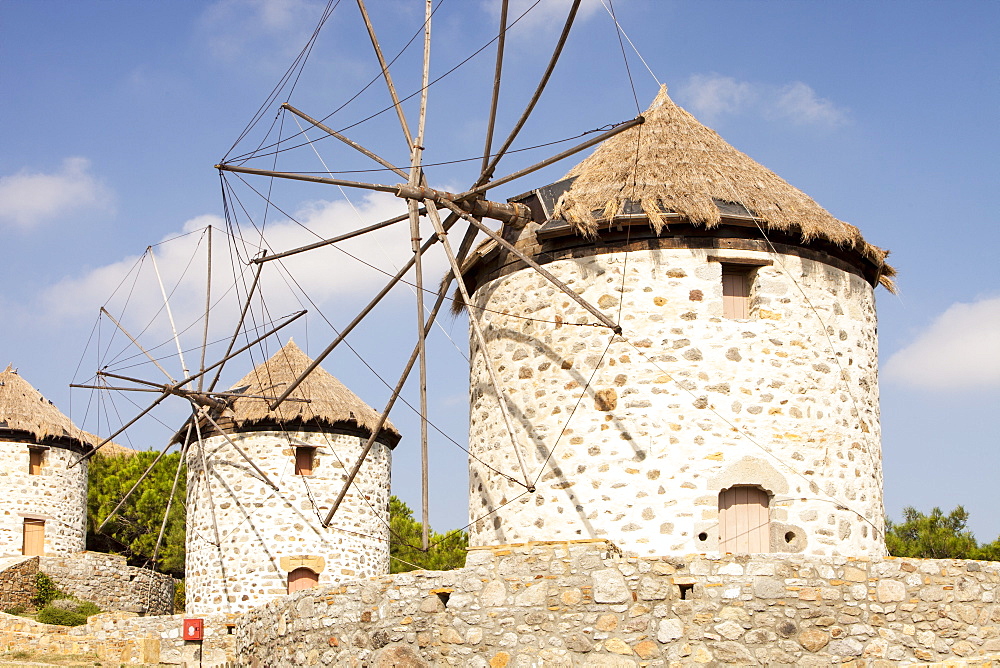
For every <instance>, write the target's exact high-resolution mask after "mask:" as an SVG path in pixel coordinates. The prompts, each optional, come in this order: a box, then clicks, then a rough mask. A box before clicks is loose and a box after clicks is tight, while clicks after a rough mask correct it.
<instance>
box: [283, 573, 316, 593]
mask: <svg viewBox="0 0 1000 668" xmlns="http://www.w3.org/2000/svg"><path fill="white" fill-rule="evenodd" d="M318 584H319V574H318V573H317V572H316V571H314V570H312V569H311V568H305V567H302V568H296V569H295V570H294V571H292V572H290V573H289V574H288V593H289V594H291V593H292V592H296V591H299V590H301V589H309V588H310V587H315V586H316V585H318Z"/></svg>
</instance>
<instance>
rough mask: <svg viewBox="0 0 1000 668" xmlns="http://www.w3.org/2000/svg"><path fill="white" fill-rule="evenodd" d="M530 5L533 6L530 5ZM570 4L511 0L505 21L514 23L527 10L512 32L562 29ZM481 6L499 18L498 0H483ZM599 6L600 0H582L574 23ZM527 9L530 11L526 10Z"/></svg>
mask: <svg viewBox="0 0 1000 668" xmlns="http://www.w3.org/2000/svg"><path fill="white" fill-rule="evenodd" d="M532 5H535V6H534V7H532ZM572 5H573V2H572V0H541V2H538V3H537V5H536V0H511V2H510V3H509V4H508V5H507V23H508V25H509V24H512V23H514V21H517V19H518V17H520V16H521V15H522V14H524V13H525V12H528V14H527V15H526V16H525V17H524V18H522V19H521V20H520V21H517V25H516V26H514V31H511V32H512V33H513V34H515V35H517V34H523V33H527V32H534V31H536V30H562V27H563V25H564V24H565V22H566V17H567V16H568V15H569V9H570V7H571V6H572ZM483 7H484V8H485V9H486V11H488V12H489V13H490V14H491V15H492V16H493V17H494V18H495V19H496V20H499V18H500V0H485V2H483ZM600 8H601V0H583V2H581V3H580V8H579V9H578V10H577V12H576V19H575V20H574V23H575V22H578V21H585V20H587V19H588V18H590V17H591V16H593V14H594V13H595V12H596V11H597V10H598V9H600ZM529 9H530V10H531V11H528V10H529ZM515 31H517V32H515Z"/></svg>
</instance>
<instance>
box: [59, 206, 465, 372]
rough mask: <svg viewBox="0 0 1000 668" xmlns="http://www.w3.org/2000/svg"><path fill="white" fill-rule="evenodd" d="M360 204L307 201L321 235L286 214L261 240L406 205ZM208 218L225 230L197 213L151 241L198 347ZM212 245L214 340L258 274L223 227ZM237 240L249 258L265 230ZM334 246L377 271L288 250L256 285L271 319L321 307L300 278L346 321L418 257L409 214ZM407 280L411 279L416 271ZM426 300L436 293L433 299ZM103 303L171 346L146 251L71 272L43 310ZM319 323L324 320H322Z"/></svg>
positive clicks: (186, 332)
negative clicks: (238, 260)
mask: <svg viewBox="0 0 1000 668" xmlns="http://www.w3.org/2000/svg"><path fill="white" fill-rule="evenodd" d="M355 207H356V208H357V212H355V210H354V209H353V208H352V207H351V205H350V204H349V203H347V202H346V201H343V200H341V201H334V202H327V201H315V202H311V203H308V204H307V205H305V206H303V207H301V208H300V210H299V211H297V212H295V214H294V215H295V218H296V219H297V220H298V221H300V222H301V223H302V225H304V226H306V227H307V228H309V230H312V231H313V232H315V234H311V233H310V232H309V231H307V230H305V229H303V228H302V226H300V225H298V224H296V223H294V222H292V221H290V220H276V221H273V222H269V223H268V225H267V229H266V233H265V242H264V244H263V245H264V246H266V247H267V248H268V249H270V250H271V251H272V252H277V251H283V250H288V249H291V248H296V247H298V246H302V245H305V244H308V243H311V242H314V241H316V240H317V239H318V238H329V237H332V236H336V235H338V234H343V233H344V232H347V231H350V230H353V229H357V228H360V227H363V226H365V225H370V224H372V223H374V222H377V221H381V220H385V219H388V218H391V217H393V216H396V215H399V214H400V213H405V211H406V208H405V204H403V203H402V201H401V200H400V199H398V198H396V197H393V196H392V195H387V194H384V193H373V194H371V195H368V196H366V197H364V198H360V199H358V200H357V201H356V202H355ZM209 225H211V226H213V227H214V228H216V230H221V229H225V224H224V221H223V220H222V219H221V218H219V217H218V216H214V215H205V216H198V217H196V218H193V219H191V220H189V221H187V222H186V223H185V224H184V226H183V228H182V229H181V230H180V231H179V232H178V233H175V234H171V235H168V237H167V238H165V239H164V240H163V241H161V242H160V243H159V244H156V245H154V246H153V253H154V254H155V259H156V265H157V267H158V269H159V271H160V274H161V276H162V278H163V283H164V285H165V286H166V291H167V292H168V294H169V295H170V304H171V309H172V312H173V317H174V321H175V323H176V325H177V328H178V329H179V330H182V334H181V340H182V345H183V346H184V347H185V348H191V349H195V348H197V347H199V345H200V342H201V336H202V324H201V321H200V319H201V317H202V314H203V311H204V304H205V292H204V291H205V283H206V270H205V250H204V249H205V239H204V235H203V233H202V230H204V228H205V227H206V226H209ZM422 231H423V236H424V238H425V239H426V238H427V237H429V236H430V228H429V225H426V226H425V227H422ZM317 235H318V236H317ZM453 243H457V242H455V241H453ZM213 245H214V251H215V252H213V256H214V264H213V285H212V295H213V302H217V301H219V300H221V302H220V303H219V304H218V305H217V306H215V307H214V308H213V311H212V316H211V318H212V323H211V325H212V332H211V338H212V339H213V340H214V339H222V338H225V337H227V336H230V335H231V333H232V332H231V329H232V327H233V325H234V323H235V322H236V319H237V317H238V314H239V309H240V308H241V306H242V299H243V297H242V296H241V295H243V294H244V293H243V289H245V286H246V285H248V284H249V282H250V280H251V278H252V269H248V268H246V267H245V266H243V265H242V264H237V265H236V266H234V264H233V261H232V259H231V252H229V250H231V248H230V249H228V250H227V246H228V245H229V240H228V238H227V237H226V236H225V235H223V234H221V233H219V232H218V231H216V232H215V233H214V238H213ZM237 245H238V246H239V248H240V251H241V253H242V256H243V258H244V259H245V258H246V256H247V255H248V254H249V255H254V254H256V251H257V250H258V249H259V248H260V247H261V241H260V236H259V234H258V233H257V232H256V231H255V230H252V229H251V230H244V232H243V238H242V239H240V240H238V244H237ZM337 247H338V248H340V249H343V250H345V251H347V252H348V253H350V254H351V255H354V256H355V257H357V258H360V259H361V260H363V261H364V262H367V263H368V264H370V265H373V266H374V267H377V268H378V269H373V268H371V267H369V266H366V265H365V264H364V263H362V262H359V261H357V260H355V259H352V258H351V257H349V256H348V255H346V254H345V253H343V252H341V251H340V250H337V249H336V248H333V247H324V248H322V249H317V250H313V251H309V252H306V253H301V254H299V255H295V256H291V257H289V258H286V259H285V260H283V261H282V263H281V264H282V267H279V266H278V263H268V264H267V265H266V266H265V270H264V271H263V273H262V275H261V283H260V286H261V294H262V295H263V300H264V302H265V303H266V305H267V316H266V317H270V318H278V317H281V316H284V315H287V314H290V313H292V312H294V311H298V310H300V309H302V308H306V309H308V310H309V311H310V312H311V313H313V314H315V313H316V309H315V308H314V307H313V306H312V305H311V304H310V303H309V302H308V300H306V299H305V298H302V297H301V294H297V293H298V287H296V286H295V285H294V284H295V283H297V284H298V286H301V290H302V291H304V292H305V293H306V294H307V295H308V296H309V298H311V299H312V300H313V301H314V302H316V304H318V306H319V307H320V308H321V309H323V310H324V312H325V313H326V314H327V316H328V317H330V318H331V320H332V321H333V322H334V323H338V322H339V323H341V324H343V323H344V322H346V321H347V320H349V317H346V318H345V316H353V315H354V312H356V310H357V309H358V308H359V306H358V304H360V303H363V301H362V300H364V301H367V299H368V298H370V297H371V296H374V294H375V293H376V292H377V290H378V289H379V288H380V287H381V286H383V285H384V284H385V283H386V281H388V280H389V276H390V275H392V274H394V273H395V272H396V270H397V268H398V267H400V266H402V265H403V264H404V263H405V262H406V261H407V260H408V259H409V258H410V257H411V255H412V252H411V250H410V234H409V228H408V224H407V223H406V222H405V221H404V222H401V223H398V224H396V225H393V226H390V227H388V228H385V229H382V230H379V231H377V232H373V233H369V234H365V235H362V236H360V237H357V238H355V239H351V240H348V241H345V242H341V243H340V244H338V245H337ZM434 249H435V251H438V252H435V253H428V255H427V257H426V258H425V261H424V273H425V285H426V287H427V289H430V290H434V289H436V288H437V285H438V281H439V280H440V277H441V276H442V275H443V274H444V272H445V270H446V267H447V263H446V260H445V259H444V257H443V254H442V253H441V252H440V251H439V250H438V249H439V245H437V246H435V247H434ZM220 251H221V252H220ZM379 270H381V271H379ZM234 273H235V274H240V273H243V274H244V276H245V282H241V283H240V285H241V291H240V294H237V293H236V292H235V291H233V290H232V285H233V276H234ZM387 273H388V275H387ZM289 274H291V276H292V277H293V278H294V282H293V281H292V280H291V279H290V278H289ZM407 280H412V271H411V273H410V275H409V276H408V277H407ZM227 291H228V293H227ZM396 291H397V292H396V293H394V294H400V295H402V294H406V300H407V302H408V303H409V302H412V299H413V298H412V293H411V291H410V289H409V288H408V287H406V286H405V285H400V286H397V288H396ZM427 301H431V299H430V298H429V297H428V298H427ZM259 304H260V302H259V301H258V302H256V305H255V309H258V311H257V312H258V314H259V313H262V312H263V311H262V310H260V309H259ZM102 305H104V306H105V307H106V308H107V309H108V311H109V312H111V313H112V314H113V315H114V316H115V317H116V318H118V319H119V321H120V322H121V323H122V325H123V326H124V327H125V329H127V330H128V331H129V332H131V333H132V334H134V335H136V336H137V338H139V339H140V341H142V342H143V343H144V345H147V346H149V347H157V346H158V348H157V350H158V352H164V351H166V352H167V353H169V350H171V349H172V346H173V344H172V343H169V339H170V332H171V327H170V323H169V320H168V318H167V314H166V312H165V311H164V309H163V299H162V296H161V294H160V287H159V283H158V281H157V279H156V274H155V272H154V268H153V265H152V263H151V261H150V260H149V258H148V257H146V258H144V259H142V260H141V261H140V256H139V255H134V256H130V257H126V258H122V259H120V260H118V261H115V262H112V263H109V264H107V265H104V266H101V267H97V268H95V269H93V270H90V271H88V272H87V273H85V274H83V275H82V276H76V277H72V278H68V279H65V280H63V281H61V282H60V283H58V284H56V285H54V286H51V287H50V288H49V289H48V290H46V291H45V293H44V294H43V295H42V299H41V306H42V313H43V314H44V315H45V316H47V318H48V319H49V320H50V321H52V322H59V321H65V320H70V319H82V318H86V319H90V318H93V317H96V316H97V314H98V310H99V308H100V307H101V306H102ZM316 322H317V323H319V322H321V320H319V319H317V320H316ZM109 326H111V325H110V323H109ZM111 327H113V326H111ZM116 336H117V340H119V342H121V343H123V345H122V346H120V348H128V345H127V344H128V341H127V340H126V339H124V338H122V335H121V334H117V335H116ZM134 352H136V351H135V349H134V348H132V349H131V352H130V353H129V354H132V353H134ZM190 364H191V362H190V360H189V365H190Z"/></svg>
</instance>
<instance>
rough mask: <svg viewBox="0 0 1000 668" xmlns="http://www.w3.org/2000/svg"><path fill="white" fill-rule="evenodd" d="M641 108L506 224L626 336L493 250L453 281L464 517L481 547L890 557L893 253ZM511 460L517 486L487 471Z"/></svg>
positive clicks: (708, 138)
mask: <svg viewBox="0 0 1000 668" xmlns="http://www.w3.org/2000/svg"><path fill="white" fill-rule="evenodd" d="M645 118H646V122H645V123H644V124H643V125H641V126H640V127H636V128H632V129H630V130H628V131H626V132H623V133H622V134H620V135H618V136H616V137H614V138H612V139H609V140H608V141H607V142H606V143H604V144H603V145H602V146H601V147H600V148H598V149H597V150H596V151H595V152H594V154H593V155H591V156H590V157H588V158H587V159H586V160H584V161H583V162H582V163H580V164H579V165H577V166H576V167H575V168H574V169H572V170H571V171H570V172H569V174H568V175H567V176H566V178H565V180H563V181H560V182H558V183H555V184H553V185H551V186H547V187H545V188H540V189H538V190H533V191H531V192H529V193H527V194H525V195H523V196H521V197H517V198H514V199H513V200H512V201H514V202H518V203H523V204H527V205H528V206H529V207H530V208H531V209H532V211H533V213H534V216H533V220H532V221H531V222H529V223H528V224H526V225H512V224H509V223H508V224H505V226H504V229H503V230H502V231H501V234H502V236H503V237H505V238H506V239H509V240H512V241H514V245H515V247H516V248H517V249H519V250H521V251H522V252H523V253H525V254H526V255H528V256H530V257H531V258H533V259H534V260H535V261H537V262H538V263H539V264H541V265H542V266H544V267H545V268H546V269H548V270H549V271H550V272H551V273H552V274H554V275H555V276H557V277H558V278H559V279H560V280H561V281H563V282H564V283H565V284H566V285H569V286H570V287H571V288H572V289H573V291H574V292H576V293H577V294H579V295H580V296H581V297H583V298H584V299H585V300H587V301H588V302H589V303H591V304H596V305H597V306H598V307H599V308H600V309H601V310H602V312H603V313H605V314H606V315H607V316H609V317H611V318H613V319H614V320H615V321H616V322H617V323H618V324H620V326H621V330H622V331H621V334H620V335H616V334H613V333H611V332H608V331H607V330H602V329H600V328H598V327H595V326H594V325H595V324H596V323H595V322H594V318H593V316H592V315H591V314H590V313H588V312H587V311H585V310H584V309H582V308H580V307H579V305H578V304H576V303H574V302H573V301H572V300H569V299H566V298H565V297H564V296H563V295H561V294H559V292H558V291H557V290H555V289H554V288H553V286H552V285H551V283H549V282H548V281H546V280H545V279H544V278H543V277H541V276H539V274H538V272H537V271H534V270H533V269H531V268H530V267H526V266H524V265H523V264H522V263H519V262H517V261H516V260H515V259H514V258H513V257H512V256H511V254H510V253H509V252H508V251H507V249H505V248H502V247H499V246H498V245H497V244H495V243H489V244H487V245H485V246H484V247H481V248H480V249H479V250H478V252H477V253H476V255H475V258H474V260H473V261H472V262H470V263H468V264H467V265H466V267H465V268H464V275H465V280H466V283H467V285H468V289H469V291H470V292H472V293H473V297H472V300H473V301H472V307H471V308H470V309H469V311H470V314H471V317H472V318H473V319H474V322H475V323H477V324H478V327H479V328H481V329H482V330H483V331H484V332H486V345H485V346H483V345H481V344H479V343H478V342H477V340H476V338H473V339H472V343H471V346H472V354H473V363H472V378H471V383H472V389H471V396H472V406H471V410H472V414H471V421H472V424H471V428H470V450H471V452H472V454H473V458H472V459H471V460H470V467H471V480H470V485H471V488H470V511H469V514H470V518H471V519H472V520H475V519H476V518H477V517H481V516H484V515H489V517H488V518H487V519H484V520H480V521H477V522H476V523H475V524H474V525H473V528H472V534H471V543H472V544H474V545H488V544H495V543H509V542H524V541H530V540H574V539H587V538H606V539H609V540H611V541H613V542H615V543H616V544H618V545H619V546H621V547H623V548H624V549H626V550H628V551H632V552H637V553H640V554H666V553H691V552H706V551H716V550H719V551H724V552H744V553H755V552H804V553H808V554H823V555H852V556H861V555H882V554H884V549H885V548H884V541H883V535H882V524H883V508H882V467H881V448H880V437H879V433H880V432H879V406H878V369H877V340H876V317H875V297H874V289H875V287H876V286H877V285H878V284H879V283H880V282H882V283H884V284H886V285H887V286H889V287H890V288H891V282H890V278H891V276H892V274H893V270H892V268H891V267H889V265H887V264H886V263H885V256H886V253H885V252H884V251H882V250H880V249H878V248H876V247H874V246H872V245H870V244H869V243H867V242H866V241H865V240H864V239H863V238H862V237H861V234H860V232H859V231H858V230H857V229H856V228H855V227H853V226H851V225H849V224H847V223H844V222H842V221H840V220H837V219H836V218H834V217H833V216H832V215H830V214H829V213H827V212H826V211H825V210H824V209H822V208H821V207H820V206H819V205H817V204H816V203H815V202H814V201H813V200H812V199H810V198H809V197H807V196H806V195H805V194H803V193H802V192H800V191H798V190H796V189H795V188H793V187H792V186H790V185H789V184H788V183H786V182H785V181H783V180H782V179H781V178H779V177H778V176H776V175H775V174H774V173H772V172H770V171H768V170H767V169H765V168H764V167H762V166H761V165H759V164H757V163H756V162H754V161H753V160H752V159H750V158H749V157H748V156H746V155H745V154H743V153H740V152H739V151H737V150H736V149H734V148H733V147H732V146H730V145H729V144H727V143H726V142H725V141H724V140H723V139H722V138H721V137H719V135H717V134H716V133H715V132H713V131H711V130H709V129H708V128H706V127H704V126H703V125H701V124H700V123H698V121H697V120H695V119H694V117H692V116H691V115H690V114H688V113H687V112H686V111H684V110H683V109H681V108H679V107H677V106H676V105H675V104H674V103H673V102H672V101H671V100H670V98H669V97H668V96H667V92H666V88H665V87H664V88H663V90H661V92H660V94H659V96H658V97H657V98H656V100H655V101H654V102H653V105H652V106H651V107H650V109H649V110H647V111H646V112H645ZM490 367H492V369H491V368H490ZM490 373H499V374H500V382H501V384H502V385H503V387H504V389H505V392H506V397H507V401H508V402H509V404H510V410H511V413H512V414H514V415H515V416H516V423H517V424H516V427H515V430H516V432H517V433H518V434H520V435H521V438H520V439H513V441H512V439H510V438H508V426H507V425H506V424H504V422H503V421H502V420H501V419H500V418H499V416H498V415H497V413H496V411H495V410H494V403H495V399H494V398H493V397H492V396H491V393H490V391H489V387H490V385H489V375H490ZM518 441H520V444H518ZM512 442H513V443H514V446H512V445H511V444H512ZM516 447H523V449H524V451H523V452H522V453H517V452H515V451H514V450H515V448H516ZM522 461H523V463H524V467H525V469H526V470H525V473H526V474H527V475H526V477H525V478H524V482H522V481H521V480H519V479H518V478H520V476H519V475H517V476H514V477H513V478H512V477H508V476H498V475H497V474H496V471H497V470H500V471H510V470H518V469H520V468H521V463H520V462H522ZM526 486H534V487H535V488H536V490H535V492H534V493H533V494H526V493H525V487H526Z"/></svg>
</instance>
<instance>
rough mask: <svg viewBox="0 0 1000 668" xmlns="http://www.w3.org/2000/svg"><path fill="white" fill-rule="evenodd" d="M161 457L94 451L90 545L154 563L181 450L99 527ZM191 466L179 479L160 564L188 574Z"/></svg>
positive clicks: (165, 569) (135, 561) (133, 560)
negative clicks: (186, 546)
mask: <svg viewBox="0 0 1000 668" xmlns="http://www.w3.org/2000/svg"><path fill="white" fill-rule="evenodd" d="M154 459H156V453H155V452H137V453H135V454H134V455H128V456H118V457H102V456H97V457H92V458H91V460H90V471H89V482H90V487H89V490H88V492H87V549H91V550H97V551H101V552H112V553H115V554H123V555H125V557H126V558H127V559H128V561H129V563H130V564H133V565H136V566H149V565H150V564H151V562H152V559H153V551H154V549H155V547H156V538H157V536H158V535H159V533H160V524H161V523H162V522H163V515H164V513H166V510H167V501H168V498H169V496H170V488H171V486H172V485H173V482H174V474H175V473H176V471H177V464H178V461H179V459H180V455H179V454H176V453H175V454H171V455H167V456H165V457H164V458H163V459H161V460H160V461H159V463H157V465H156V466H155V467H153V470H152V471H151V472H150V474H149V476H147V477H146V479H145V480H143V482H142V484H141V485H140V486H139V488H138V489H137V490H136V491H135V492H134V493H133V494H132V496H131V497H130V498H129V500H128V501H127V502H126V503H125V505H124V506H122V508H121V509H120V510H119V511H118V512H117V513H116V514H115V516H114V517H112V518H111V521H109V522H108V523H107V525H105V527H104V528H103V529H102V530H101V531H98V530H97V527H98V526H100V524H101V522H103V521H104V519H105V518H106V517H107V516H108V515H109V514H110V513H111V511H112V509H114V507H115V506H116V505H118V502H119V501H121V499H122V498H123V497H124V496H125V494H126V493H127V492H128V490H129V489H131V488H132V485H133V484H135V481H136V480H138V479H139V477H140V476H141V475H142V474H143V472H144V471H145V470H146V469H147V468H148V467H149V465H150V464H152V463H153V460H154ZM185 473H186V472H185V470H184V469H183V468H182V469H181V474H180V479H179V480H178V482H177V496H176V498H175V499H174V503H173V504H172V506H171V508H170V517H169V518H168V521H167V529H166V532H165V533H164V536H163V544H162V545H161V546H160V553H159V556H158V563H157V564H156V568H157V569H158V570H160V571H163V572H166V573H170V574H171V575H174V576H175V577H184V531H185V526H184V519H185V518H184V495H185V477H186V475H185Z"/></svg>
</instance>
